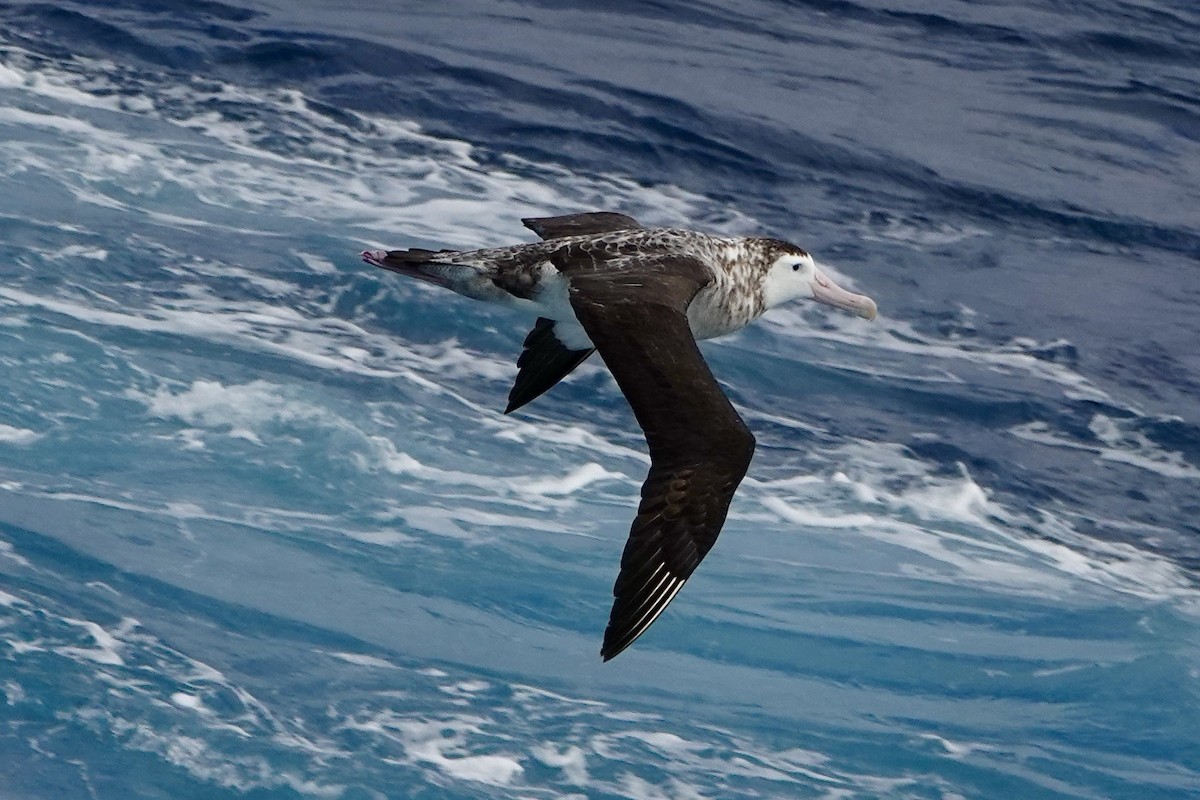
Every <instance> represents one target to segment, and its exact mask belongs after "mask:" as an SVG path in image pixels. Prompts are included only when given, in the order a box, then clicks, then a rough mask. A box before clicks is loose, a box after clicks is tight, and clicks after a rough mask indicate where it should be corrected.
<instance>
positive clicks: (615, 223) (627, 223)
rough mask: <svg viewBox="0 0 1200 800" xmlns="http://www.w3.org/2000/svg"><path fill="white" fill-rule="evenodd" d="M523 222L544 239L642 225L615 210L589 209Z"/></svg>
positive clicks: (605, 231)
mask: <svg viewBox="0 0 1200 800" xmlns="http://www.w3.org/2000/svg"><path fill="white" fill-rule="evenodd" d="M521 224H522V225H524V226H525V227H526V228H529V230H531V231H533V232H534V233H536V234H537V235H538V236H540V237H542V238H543V239H562V238H564V237H567V236H582V235H584V234H592V233H609V232H611V231H624V230H629V229H630V228H640V227H642V226H641V225H640V224H639V223H638V221H637V220H636V219H634V218H633V217H627V216H625V215H624V214H618V213H616V212H615V211H588V212H586V213H583V214H563V215H562V216H561V217H527V218H525V219H523V220H521Z"/></svg>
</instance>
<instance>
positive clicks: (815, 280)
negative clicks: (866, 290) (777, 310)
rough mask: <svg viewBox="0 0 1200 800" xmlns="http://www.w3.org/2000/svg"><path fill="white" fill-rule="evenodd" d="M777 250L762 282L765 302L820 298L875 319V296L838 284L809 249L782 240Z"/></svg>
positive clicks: (771, 306) (777, 303) (778, 303)
mask: <svg viewBox="0 0 1200 800" xmlns="http://www.w3.org/2000/svg"><path fill="white" fill-rule="evenodd" d="M775 251H776V252H778V253H780V254H779V255H778V257H776V258H775V260H774V261H773V262H771V266H770V267H769V268H768V269H767V274H766V276H765V278H764V279H763V286H762V290H763V303H764V305H765V306H766V307H767V308H774V307H775V306H777V305H781V304H783V303H787V302H790V301H792V300H801V299H804V300H816V301H817V302H818V303H825V304H827V305H831V306H834V307H836V308H841V309H844V310H846V311H850V312H852V313H854V314H857V315H858V316H860V317H865V318H866V319H875V301H874V300H872V299H871V298H869V297H867V296H866V295H862V294H855V293H854V292H848V291H846V290H845V289H843V288H841V287H840V286H838V285H837V284H836V283H834V282H833V281H832V280H830V279H829V276H828V275H826V274H825V273H824V272H822V271H821V268H820V267H819V266H817V262H816V261H814V260H813V257H812V256H810V255H809V254H808V253H806V252H804V251H803V250H801V249H800V248H798V247H793V246H792V245H789V244H786V243H785V242H779V243H778V245H777V247H776V248H775ZM780 251H782V252H780Z"/></svg>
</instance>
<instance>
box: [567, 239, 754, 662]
mask: <svg viewBox="0 0 1200 800" xmlns="http://www.w3.org/2000/svg"><path fill="white" fill-rule="evenodd" d="M589 250H590V248H587V247H576V246H571V247H564V248H563V249H562V250H560V251H558V252H557V253H555V255H554V256H553V258H552V261H553V262H554V264H555V266H556V267H557V268H558V269H559V270H560V271H562V272H563V273H565V274H566V275H567V276H568V277H569V279H570V284H571V288H570V293H571V294H570V296H571V305H572V307H573V308H574V310H575V315H576V316H577V317H578V319H579V322H580V323H581V324H582V325H583V328H584V330H585V331H587V334H588V336H589V337H590V338H591V340H592V342H593V343H595V345H596V348H597V349H598V350H599V351H600V355H601V357H603V359H604V363H605V364H607V365H608V368H609V370H611V371H612V374H613V377H614V378H615V379H616V381H617V385H618V386H620V387H621V391H622V392H624V394H625V397H626V399H628V401H629V405H630V406H631V407H632V408H633V413H634V415H635V416H636V417H637V420H638V423H639V424H640V425H641V426H642V430H643V432H644V433H645V436H646V442H647V444H648V445H649V448H650V474H649V475H648V476H647V477H646V482H645V483H644V484H643V485H642V499H641V504H640V505H639V506H638V512H637V517H636V518H635V519H634V521H633V526H632V528H631V530H630V532H629V540H628V542H627V543H626V545H625V552H624V554H623V555H622V556H621V571H620V574H619V575H618V577H617V582H616V585H615V586H614V587H613V595H614V597H615V600H614V602H613V608H612V614H611V616H610V617H609V622H608V628H607V629H606V630H605V632H604V645H603V647H602V648H601V651H600V653H601V655H602V656H603V658H604V660H605V661H607V660H609V659H611V658H612V657H614V656H616V655H617V654H618V653H620V652H621V651H622V650H624V649H625V648H626V647H628V646H629V645H631V644H633V642H634V640H635V639H637V638H638V637H639V636H641V635H642V634H643V633H644V632H645V631H646V629H647V628H649V627H650V625H651V624H652V623H653V622H654V620H656V619H657V618H658V616H659V615H660V614H661V613H662V612H663V609H665V608H666V607H667V604H668V603H670V602H671V600H672V599H674V597H675V595H676V594H677V593H678V592H679V590H680V589H681V588H682V587H683V584H684V582H685V581H686V580H687V579H688V578H689V577H690V576H691V574H692V572H693V571H694V570H695V569H696V567H697V565H699V563H700V560H701V559H703V558H704V556H705V554H707V553H708V551H709V550H710V549H711V548H712V546H713V543H714V542H716V539H717V535H718V534H719V533H720V531H721V526H722V525H723V524H724V522H725V515H726V514H727V513H728V511H729V503H730V501H731V500H732V499H733V494H734V492H735V491H736V490H737V487H738V484H739V483H741V480H742V478H743V477H744V476H745V474H746V470H747V468H748V467H749V466H750V459H751V456H752V455H753V453H754V436H753V434H751V433H750V430H749V428H747V427H746V424H745V423H744V422H742V419H741V417H739V416H738V413H737V412H736V411H735V410H734V408H733V406H732V405H731V404H730V402H729V400H728V398H726V397H725V394H724V392H722V391H721V387H720V386H718V385H717V382H716V379H714V378H713V375H712V372H710V371H709V369H708V365H707V364H706V363H705V362H704V358H703V356H701V354H700V349H699V348H698V347H697V346H696V340H695V339H694V338H693V337H692V332H691V329H690V328H689V327H688V322H687V316H686V311H687V307H688V304H689V303H691V301H692V298H693V297H695V295H696V293H697V292H698V291H699V290H700V289H701V288H703V287H704V286H705V285H706V284H707V283H708V281H709V276H708V272H707V270H706V269H705V267H704V265H703V264H701V263H700V262H699V261H697V260H695V259H691V258H687V257H681V256H676V255H668V256H661V257H657V258H649V259H646V258H637V259H630V260H622V261H621V263H619V264H615V263H612V262H607V263H605V262H604V261H603V254H602V253H600V252H595V251H591V252H589Z"/></svg>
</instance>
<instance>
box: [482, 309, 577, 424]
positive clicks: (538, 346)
mask: <svg viewBox="0 0 1200 800" xmlns="http://www.w3.org/2000/svg"><path fill="white" fill-rule="evenodd" d="M594 352H596V351H595V349H593V348H591V347H589V348H586V349H584V350H572V349H571V348H569V347H567V346H566V345H564V344H563V343H562V342H560V341H559V340H558V337H557V336H555V335H554V320H552V319H546V318H545V317H538V321H537V323H536V324H535V325H534V326H533V330H531V331H530V332H529V335H528V336H526V337H525V349H524V350H522V351H521V356H520V358H518V359H517V380H516V382H515V383H514V384H513V387H512V391H510V392H509V393H508V407H507V408H505V409H504V413H505V414H511V413H512V412H514V411H516V410H517V409H518V408H520V407H521V406H523V405H525V404H526V403H528V402H529V401H530V400H534V399H536V398H538V397H540V396H541V395H542V394H543V393H544V392H545V391H546V390H547V389H549V388H550V387H551V386H553V385H554V384H556V383H558V382H559V381H561V380H562V379H563V378H565V377H567V376H568V375H570V374H571V372H572V371H573V370H574V369H575V368H576V367H578V366H579V365H580V364H582V363H583V362H584V361H585V360H586V359H587V357H588V356H590V355H591V354H592V353H594Z"/></svg>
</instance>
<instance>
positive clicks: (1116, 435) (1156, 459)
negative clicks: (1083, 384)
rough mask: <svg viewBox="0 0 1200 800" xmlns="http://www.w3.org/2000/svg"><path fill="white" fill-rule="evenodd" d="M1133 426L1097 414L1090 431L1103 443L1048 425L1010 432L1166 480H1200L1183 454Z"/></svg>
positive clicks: (1032, 424) (1028, 425)
mask: <svg viewBox="0 0 1200 800" xmlns="http://www.w3.org/2000/svg"><path fill="white" fill-rule="evenodd" d="M1129 427H1130V421H1129V420H1116V419H1113V418H1112V417H1109V416H1107V415H1105V414H1095V415H1093V417H1092V419H1091V421H1090V422H1089V424H1088V428H1089V430H1091V432H1092V434H1093V435H1094V436H1095V437H1096V440H1097V442H1099V444H1094V443H1090V442H1086V441H1083V440H1080V439H1078V438H1073V437H1071V436H1070V435H1068V434H1066V433H1062V432H1059V431H1055V430H1054V429H1053V428H1051V426H1050V425H1048V424H1047V423H1045V422H1029V423H1025V424H1023V425H1017V426H1014V427H1012V428H1010V429H1009V433H1011V434H1012V435H1013V436H1016V437H1017V438H1019V439H1024V440H1025V441H1029V442H1037V443H1038V444H1044V445H1050V446H1052V447H1062V448H1066V449H1068V450H1083V451H1086V452H1089V453H1094V454H1095V455H1096V456H1097V457H1098V459H1099V460H1101V461H1111V462H1115V463H1120V464H1126V465H1128V466H1131V467H1137V468H1138V469H1143V470H1146V471H1147V472H1153V473H1155V474H1156V475H1161V476H1162V477H1164V478H1180V479H1185V480H1197V479H1200V467H1197V466H1196V465H1194V464H1192V463H1191V462H1189V461H1188V460H1187V458H1186V457H1184V455H1183V454H1182V453H1180V452H1178V451H1173V450H1166V449H1164V448H1163V447H1161V446H1159V445H1157V444H1155V443H1154V442H1152V441H1151V440H1150V439H1149V438H1147V437H1146V436H1145V435H1144V434H1142V433H1139V432H1137V431H1132V430H1129Z"/></svg>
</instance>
